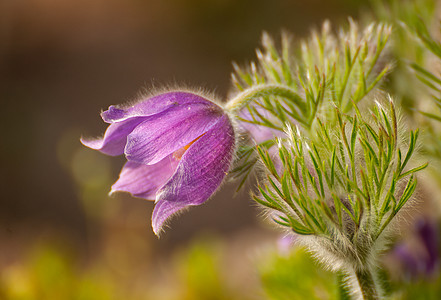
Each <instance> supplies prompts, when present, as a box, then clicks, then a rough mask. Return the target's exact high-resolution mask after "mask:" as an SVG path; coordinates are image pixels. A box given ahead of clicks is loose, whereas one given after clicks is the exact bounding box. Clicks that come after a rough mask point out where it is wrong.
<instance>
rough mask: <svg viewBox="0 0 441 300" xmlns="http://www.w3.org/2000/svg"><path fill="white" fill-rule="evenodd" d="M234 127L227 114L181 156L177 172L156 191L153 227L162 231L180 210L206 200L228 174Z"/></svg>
mask: <svg viewBox="0 0 441 300" xmlns="http://www.w3.org/2000/svg"><path fill="white" fill-rule="evenodd" d="M234 144H235V138H234V130H233V127H232V126H231V123H230V120H229V118H228V116H227V115H223V116H222V117H221V118H219V120H218V121H217V122H216V124H214V125H213V127H212V128H211V129H210V130H209V131H208V132H207V133H206V134H205V135H203V136H202V137H201V138H200V139H198V140H197V141H196V142H195V143H194V144H192V145H191V146H190V148H189V149H188V150H187V151H186V152H185V154H184V155H183V156H182V159H181V161H180V163H179V165H178V167H177V169H176V172H175V173H174V174H173V176H172V177H171V178H170V180H169V181H168V182H167V183H166V184H165V185H164V186H163V187H161V188H160V189H159V190H158V192H157V198H156V201H157V204H156V206H155V209H154V211H153V216H152V227H153V231H154V232H155V233H156V234H159V232H160V231H161V228H162V226H163V224H164V222H165V221H166V220H167V219H168V218H169V217H170V216H171V215H173V214H175V213H176V212H177V211H179V210H181V209H183V208H185V207H188V206H192V205H200V204H202V203H203V202H205V201H206V200H207V199H208V198H209V197H210V196H211V195H212V194H213V193H214V192H215V191H216V190H217V188H218V187H219V185H220V184H221V183H222V180H223V179H224V177H225V175H226V174H227V172H228V170H229V168H230V165H231V161H232V156H233V151H234Z"/></svg>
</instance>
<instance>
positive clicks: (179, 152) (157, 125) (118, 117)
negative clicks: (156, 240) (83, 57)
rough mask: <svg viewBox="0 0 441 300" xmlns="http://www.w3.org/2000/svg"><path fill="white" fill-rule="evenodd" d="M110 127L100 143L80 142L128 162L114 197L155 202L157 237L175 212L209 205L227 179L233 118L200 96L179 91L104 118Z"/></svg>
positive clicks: (112, 110) (114, 109) (118, 109)
mask: <svg viewBox="0 0 441 300" xmlns="http://www.w3.org/2000/svg"><path fill="white" fill-rule="evenodd" d="M101 117H102V119H103V120H104V122H106V123H109V124H110V125H109V127H108V128H107V130H106V132H105V134H104V136H103V137H102V138H99V139H94V140H88V139H82V143H83V144H84V145H85V146H87V147H89V148H92V149H95V150H99V151H101V152H102V153H105V154H108V155H112V156H116V155H121V154H124V155H125V156H126V158H127V162H126V164H125V165H124V167H123V169H122V170H121V173H120V175H119V179H118V180H117V181H116V182H115V183H114V184H113V186H112V190H111V193H113V192H116V191H125V192H129V193H131V194H132V195H133V196H135V197H140V198H144V199H148V200H155V202H156V205H155V208H154V211H153V216H152V227H153V231H154V232H155V233H156V234H159V232H160V231H161V229H162V227H163V225H164V222H165V221H166V220H167V219H168V218H169V217H170V216H172V215H173V214H175V213H176V212H178V211H180V210H182V209H184V208H186V207H188V206H193V205H200V204H202V203H203V202H205V201H206V200H207V199H208V198H209V197H210V196H211V195H212V194H213V193H214V192H215V191H216V190H217V189H218V187H219V186H220V184H221V183H222V181H223V179H224V178H225V176H226V174H227V172H228V170H229V168H230V165H231V161H232V157H233V152H234V148H235V133H234V129H233V126H232V124H231V121H230V118H229V116H228V115H227V114H226V112H225V111H224V110H223V109H222V108H221V107H220V106H218V105H217V104H215V103H213V102H211V101H209V100H207V99H206V98H205V97H202V96H200V95H197V94H194V93H190V92H183V91H176V92H168V93H164V94H160V95H156V96H154V97H150V98H148V99H145V100H143V101H141V102H139V103H136V104H134V105H132V106H128V107H117V106H110V107H109V109H108V110H106V111H104V112H103V113H101Z"/></svg>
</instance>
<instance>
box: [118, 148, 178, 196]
mask: <svg viewBox="0 0 441 300" xmlns="http://www.w3.org/2000/svg"><path fill="white" fill-rule="evenodd" d="M178 163H179V161H178V160H176V159H175V158H173V156H172V155H169V156H168V157H166V158H164V159H163V160H161V161H160V162H158V163H157V164H154V165H150V166H148V165H143V164H138V163H135V162H131V161H128V162H127V163H126V164H125V165H124V167H123V169H122V170H121V173H120V174H119V179H118V180H117V181H116V182H115V183H114V184H113V186H112V190H111V193H114V192H117V191H122V192H129V193H131V194H132V195H133V196H135V197H139V198H144V199H147V200H154V199H155V198H156V196H155V195H156V191H157V190H158V189H159V188H160V187H161V186H163V185H164V183H166V182H167V181H168V180H169V179H170V177H171V176H172V175H173V173H174V172H175V170H176V167H177V165H178Z"/></svg>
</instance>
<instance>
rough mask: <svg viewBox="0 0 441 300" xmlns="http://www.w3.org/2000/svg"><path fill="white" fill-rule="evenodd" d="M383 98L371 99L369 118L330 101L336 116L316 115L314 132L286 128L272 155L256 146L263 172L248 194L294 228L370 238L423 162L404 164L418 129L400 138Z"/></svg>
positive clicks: (405, 196) (403, 198) (404, 196)
mask: <svg viewBox="0 0 441 300" xmlns="http://www.w3.org/2000/svg"><path fill="white" fill-rule="evenodd" d="M388 106H389V107H387V108H384V107H383V106H382V105H381V104H377V106H375V107H374V108H373V109H372V110H371V114H370V116H369V117H368V118H367V117H364V116H363V115H361V113H360V112H359V111H358V109H356V113H355V115H354V116H350V115H347V114H343V113H342V112H341V111H340V109H339V108H337V107H335V113H336V116H337V121H336V123H333V122H329V121H328V120H325V121H323V120H321V119H319V118H317V122H318V124H319V126H318V129H317V135H316V136H315V137H314V138H311V139H307V138H305V137H304V135H302V134H301V133H300V131H299V130H292V129H290V130H288V132H287V138H286V139H285V140H282V139H279V140H278V143H277V144H278V150H279V153H278V156H276V157H275V158H272V157H271V155H270V153H269V152H268V151H267V150H265V149H264V148H262V147H258V153H259V157H260V160H261V161H262V163H263V164H264V166H265V168H266V170H267V176H266V181H265V182H264V183H261V184H260V185H259V195H254V196H253V199H254V200H255V201H257V202H258V203H260V204H261V205H263V206H265V207H267V208H269V209H271V210H272V211H275V213H273V214H272V217H273V219H274V221H275V222H276V223H278V224H279V225H282V226H284V227H288V228H290V229H292V230H293V231H295V232H296V233H298V234H302V235H311V234H313V235H317V236H325V237H329V238H331V239H332V238H333V237H332V236H333V234H334V232H335V231H338V232H340V233H341V234H342V235H344V236H346V237H347V238H348V239H349V240H350V241H351V242H354V243H355V240H356V239H357V238H358V232H359V231H360V230H362V231H364V232H366V231H367V232H368V233H369V236H370V238H371V239H372V240H375V239H377V238H378V237H379V236H380V234H381V233H382V232H383V231H384V229H385V228H386V227H387V225H388V224H389V223H390V221H391V220H392V219H393V217H394V216H395V215H396V214H397V213H398V212H399V211H400V210H401V209H402V208H403V206H404V205H405V204H406V203H407V202H408V201H409V199H410V198H411V196H412V194H413V193H414V191H415V188H416V184H417V180H416V177H415V176H414V173H415V172H417V171H420V170H422V169H424V168H425V167H426V166H427V164H423V165H419V166H417V167H413V168H411V166H412V165H413V164H412V162H411V161H412V158H413V156H414V153H415V149H416V143H417V139H418V131H417V130H416V131H411V132H410V136H409V138H408V141H407V143H404V142H403V141H401V139H400V137H399V134H398V127H399V124H398V120H397V116H396V112H395V107H394V105H393V102H392V101H390V102H389V105H388Z"/></svg>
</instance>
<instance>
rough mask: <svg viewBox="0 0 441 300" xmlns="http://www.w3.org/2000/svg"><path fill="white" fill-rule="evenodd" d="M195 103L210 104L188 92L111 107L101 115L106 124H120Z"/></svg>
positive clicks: (167, 94) (166, 94)
mask: <svg viewBox="0 0 441 300" xmlns="http://www.w3.org/2000/svg"><path fill="white" fill-rule="evenodd" d="M197 103H211V104H212V105H214V106H217V105H216V104H214V103H212V102H210V101H208V100H207V99H205V98H203V97H201V96H198V95H196V94H193V93H189V92H170V93H164V94H160V95H157V96H154V97H151V98H147V99H145V100H142V101H140V102H139V103H136V104H134V105H132V106H130V107H125V108H124V107H117V106H114V105H111V106H110V107H109V109H108V110H106V111H104V112H102V113H101V117H102V118H103V120H104V122H106V123H114V122H121V121H124V120H127V119H129V118H133V117H140V116H141V117H146V116H152V115H155V114H158V113H160V112H163V111H165V110H167V109H169V108H171V107H174V106H182V105H184V106H186V105H193V104H197Z"/></svg>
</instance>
